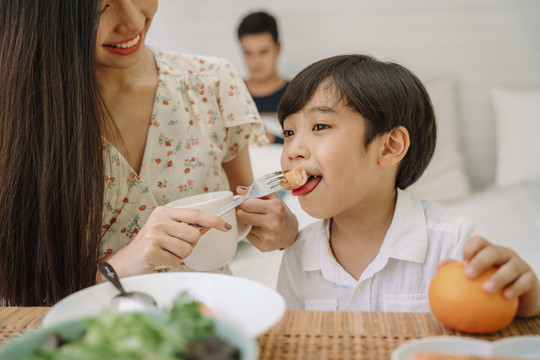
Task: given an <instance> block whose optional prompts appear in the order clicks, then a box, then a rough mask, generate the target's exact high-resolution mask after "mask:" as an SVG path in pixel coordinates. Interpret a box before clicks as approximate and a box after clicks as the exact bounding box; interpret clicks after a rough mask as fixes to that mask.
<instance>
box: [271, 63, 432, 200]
mask: <svg viewBox="0 0 540 360" xmlns="http://www.w3.org/2000/svg"><path fill="white" fill-rule="evenodd" d="M319 86H326V87H327V89H328V90H329V91H335V92H336V94H337V96H338V99H340V100H343V101H344V102H345V104H346V105H347V106H349V107H350V108H352V109H353V110H355V111H357V112H358V113H360V114H361V115H362V116H363V117H364V118H365V119H366V138H365V139H364V142H365V143H364V146H366V147H367V146H368V145H369V144H370V143H371V142H372V141H373V139H375V137H377V136H380V135H382V134H384V133H386V132H388V131H390V130H392V129H394V128H396V127H398V126H404V127H405V128H406V129H407V130H408V131H409V136H410V147H409V150H408V152H407V154H406V155H405V157H404V158H403V160H402V161H401V164H400V166H399V170H398V173H397V178H396V187H399V188H401V189H405V188H407V187H408V186H410V185H412V184H413V183H414V182H415V181H416V180H418V178H420V176H421V175H422V173H423V172H424V170H425V169H426V167H427V166H428V164H429V161H430V160H431V157H432V156H433V152H434V150H435V143H436V137H437V129H436V124H435V114H434V111H433V106H432V104H431V100H430V98H429V95H428V93H427V91H426V89H425V88H424V86H423V85H422V83H421V82H420V80H419V79H418V78H417V77H416V76H415V75H414V74H413V73H411V72H410V71H409V70H407V69H406V68H404V67H403V66H401V65H399V64H396V63H392V62H382V61H379V60H377V59H375V58H373V57H370V56H367V55H340V56H334V57H330V58H327V59H324V60H320V61H318V62H316V63H314V64H312V65H310V66H308V67H307V68H305V69H304V70H302V71H301V72H300V73H299V74H298V75H296V76H295V77H294V79H292V81H291V82H290V84H289V86H288V87H287V90H286V91H285V94H284V95H283V97H282V99H281V102H280V103H279V107H278V117H279V121H280V122H281V124H282V125H283V121H284V120H285V118H287V117H288V116H290V115H292V114H295V113H297V112H298V111H300V110H301V109H302V108H303V107H304V106H305V105H306V104H307V103H308V102H309V100H310V99H311V98H312V96H313V95H314V94H315V92H316V90H317V89H318V88H319Z"/></svg>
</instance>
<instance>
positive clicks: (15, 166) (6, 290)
mask: <svg viewBox="0 0 540 360" xmlns="http://www.w3.org/2000/svg"><path fill="white" fill-rule="evenodd" d="M98 6H99V0H0V300H1V299H2V298H3V299H4V300H5V301H7V302H8V303H9V304H10V305H25V306H30V305H34V306H35V305H51V304H53V303H54V302H56V301H58V300H60V299H61V298H63V297H65V296H66V295H68V294H70V293H72V292H74V291H77V290H79V289H81V288H84V287H87V286H90V285H92V284H94V283H95V277H96V271H95V269H96V263H97V261H98V254H99V245H98V244H99V240H100V227H101V214H102V203H103V155H102V150H101V134H102V124H101V122H102V121H103V119H104V118H105V117H104V116H103V114H104V113H105V110H104V106H103V101H102V99H101V97H100V94H99V88H98V84H97V80H96V60H95V41H96V35H97V27H98V23H99V12H98V10H99V9H98Z"/></svg>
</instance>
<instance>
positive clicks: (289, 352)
mask: <svg viewBox="0 0 540 360" xmlns="http://www.w3.org/2000/svg"><path fill="white" fill-rule="evenodd" d="M48 310H49V308H47V307H28V308H15V307H13V308H9V307H6V308H2V307H0V322H1V325H0V344H2V343H5V342H7V341H8V340H11V339H13V338H14V337H16V336H18V335H21V334H23V333H25V332H27V331H29V330H32V329H35V328H37V327H39V326H40V325H41V321H42V319H43V316H45V314H46V312H47V311H48ZM440 335H453V336H472V337H476V338H480V339H485V340H497V339H500V338H504V337H510V336H517V335H540V316H537V317H534V318H528V319H520V318H516V319H515V320H514V321H513V322H512V324H510V326H508V327H506V328H505V329H503V330H501V331H499V332H496V333H492V334H487V335H481V336H474V335H470V334H463V333H459V332H457V331H454V330H451V329H448V328H447V327H445V326H444V325H442V324H441V323H440V322H439V321H438V320H437V319H435V318H434V317H433V315H431V314H429V313H381V312H349V311H347V312H344V311H337V312H330V311H303V310H299V311H286V312H285V315H284V316H283V318H282V319H281V320H280V321H279V322H278V323H277V324H276V325H275V326H274V327H273V328H272V329H270V330H269V331H267V332H266V333H265V334H263V335H261V336H259V337H258V338H257V341H258V343H259V347H260V359H264V360H302V359H309V360H313V359H317V360H318V359H321V360H323V359H329V360H330V359H332V360H333V359H336V360H343V359H350V360H385V359H390V357H391V355H392V352H393V351H394V349H395V348H396V347H398V346H399V345H401V344H403V343H404V342H407V341H409V340H411V339H416V338H423V337H428V336H440Z"/></svg>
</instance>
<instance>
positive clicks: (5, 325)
mask: <svg viewBox="0 0 540 360" xmlns="http://www.w3.org/2000/svg"><path fill="white" fill-rule="evenodd" d="M48 310H49V308H48V307H0V344H3V343H5V342H7V341H8V340H11V339H13V338H14V337H16V336H18V335H21V334H24V333H25V332H28V331H30V330H33V329H35V328H37V327H39V326H40V325H41V320H43V316H45V314H46V313H47V311H48Z"/></svg>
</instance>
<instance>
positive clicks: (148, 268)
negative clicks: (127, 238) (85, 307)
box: [98, 206, 231, 282]
mask: <svg viewBox="0 0 540 360" xmlns="http://www.w3.org/2000/svg"><path fill="white" fill-rule="evenodd" d="M189 224H199V225H201V226H203V228H202V229H201V230H200V231H199V230H197V229H195V228H194V227H193V226H191V225H189ZM210 228H215V229H218V230H221V231H229V230H230V229H231V225H229V224H228V223H226V222H225V221H223V219H222V218H220V217H218V216H215V215H213V214H209V213H207V212H204V211H200V210H193V209H181V208H171V207H166V206H160V207H157V208H156V209H155V210H154V211H153V212H152V214H150V217H149V218H148V220H147V221H146V223H145V224H144V226H143V227H142V229H141V230H140V231H139V233H138V234H137V236H136V237H135V238H134V239H133V241H131V242H130V243H129V244H128V245H126V246H125V247H123V248H122V249H120V250H118V251H117V252H115V253H114V254H112V255H110V256H108V257H107V258H105V259H103V260H106V261H108V262H109V263H110V264H111V265H112V266H113V267H114V269H115V270H116V272H117V273H118V275H119V276H120V277H125V276H132V275H139V274H145V273H151V272H152V271H154V269H155V268H156V267H157V266H165V267H168V268H175V267H178V266H179V265H180V263H181V262H182V259H184V258H186V257H187V256H188V255H189V254H191V252H192V251H193V247H195V245H196V244H197V241H199V238H200V237H201V235H202V234H204V233H205V232H207V231H208V230H209V229H210ZM104 280H105V279H103V278H102V277H101V275H99V276H98V282H101V281H104Z"/></svg>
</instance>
